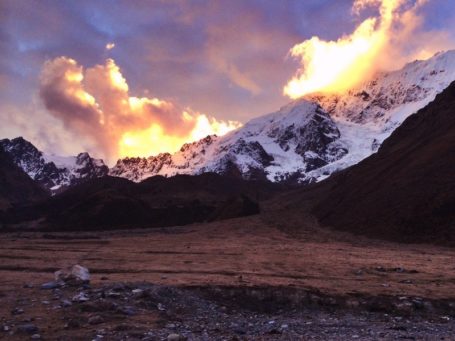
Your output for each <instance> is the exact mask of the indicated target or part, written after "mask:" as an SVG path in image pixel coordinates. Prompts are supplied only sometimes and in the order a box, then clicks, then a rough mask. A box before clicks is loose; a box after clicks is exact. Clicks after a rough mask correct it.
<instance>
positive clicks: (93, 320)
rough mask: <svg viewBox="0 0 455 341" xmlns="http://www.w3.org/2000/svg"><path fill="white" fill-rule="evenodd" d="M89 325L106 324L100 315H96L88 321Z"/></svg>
mask: <svg viewBox="0 0 455 341" xmlns="http://www.w3.org/2000/svg"><path fill="white" fill-rule="evenodd" d="M88 323H89V324H92V325H93V324H101V323H104V319H103V318H102V317H101V316H99V315H94V316H92V317H90V318H89V319H88Z"/></svg>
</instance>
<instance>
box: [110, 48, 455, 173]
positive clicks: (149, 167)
mask: <svg viewBox="0 0 455 341" xmlns="http://www.w3.org/2000/svg"><path fill="white" fill-rule="evenodd" d="M453 80H455V51H448V52H444V53H438V54H436V55H435V56H434V57H432V58H431V59H429V60H426V61H415V62H412V63H409V64H407V65H406V66H404V67H403V68H402V69H401V70H398V71H394V72H387V73H380V74H377V75H376V76H375V77H373V79H371V80H369V81H367V82H365V83H364V84H362V85H360V86H358V87H356V88H354V89H351V90H350V91H347V92H345V93H343V94H338V95H320V94H319V95H318V94H314V95H310V96H305V97H304V98H300V99H298V100H296V101H294V102H292V103H290V104H288V105H286V106H284V107H282V108H281V109H280V110H279V111H277V112H274V113H271V114H268V115H265V116H262V117H258V118H255V119H253V120H251V121H249V122H247V123H246V124H245V125H244V126H243V127H241V128H239V129H237V130H235V131H233V132H230V133H229V134H227V135H225V136H222V137H207V138H205V139H203V140H200V141H198V142H194V143H190V144H186V145H184V146H183V147H182V148H181V150H180V151H178V152H177V153H175V154H172V155H171V154H160V155H158V156H155V157H149V158H147V159H145V158H143V159H139V158H137V159H123V160H119V162H118V163H117V165H116V166H115V167H114V169H112V170H111V171H110V174H111V175H115V176H123V177H126V178H128V179H131V180H134V181H141V180H143V179H145V178H147V177H150V176H153V175H164V176H172V175H175V174H200V173H203V172H217V173H221V174H231V175H236V176H241V177H243V178H245V179H257V178H266V179H268V180H271V181H290V180H291V181H298V182H312V181H319V180H322V179H324V178H326V177H328V176H330V174H332V173H333V172H336V171H339V170H341V169H344V168H346V167H349V166H351V165H353V164H355V163H358V162H359V161H361V160H362V159H364V158H366V157H368V156H369V155H371V154H372V153H374V152H376V151H377V150H378V148H379V146H380V145H381V143H382V142H383V141H384V139H386V138H387V137H388V136H389V135H390V134H391V133H392V131H393V130H394V129H395V128H396V127H398V126H399V125H400V124H401V123H402V122H403V121H404V120H405V119H406V118H407V117H408V116H409V115H411V114H413V113H414V112H416V111H418V110H419V109H421V108H423V107H424V106H426V105H427V104H428V103H429V102H431V101H432V100H433V99H434V98H435V96H436V95H437V94H438V93H440V92H441V91H442V90H444V89H445V88H446V87H447V86H448V85H449V84H450V83H451V82H452V81H453Z"/></svg>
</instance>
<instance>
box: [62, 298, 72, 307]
mask: <svg viewBox="0 0 455 341" xmlns="http://www.w3.org/2000/svg"><path fill="white" fill-rule="evenodd" d="M61 304H62V307H64V308H67V307H71V306H72V305H73V303H71V301H69V300H62V303H61Z"/></svg>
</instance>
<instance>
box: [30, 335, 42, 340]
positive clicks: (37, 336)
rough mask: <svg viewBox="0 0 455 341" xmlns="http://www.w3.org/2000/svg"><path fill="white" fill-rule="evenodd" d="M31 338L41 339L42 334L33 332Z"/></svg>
mask: <svg viewBox="0 0 455 341" xmlns="http://www.w3.org/2000/svg"><path fill="white" fill-rule="evenodd" d="M31 339H32V340H41V335H40V334H33V335H32V337H31Z"/></svg>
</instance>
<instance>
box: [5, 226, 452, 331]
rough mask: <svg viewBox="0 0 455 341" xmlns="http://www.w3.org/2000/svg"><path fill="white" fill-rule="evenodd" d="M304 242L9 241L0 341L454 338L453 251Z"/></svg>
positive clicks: (165, 236)
mask: <svg viewBox="0 0 455 341" xmlns="http://www.w3.org/2000/svg"><path fill="white" fill-rule="evenodd" d="M295 233H296V232H293V233H292V235H291V234H288V233H287V232H285V231H283V230H280V229H276V228H274V227H271V226H268V225H267V224H265V223H264V221H262V220H261V219H260V218H259V217H250V218H242V219H238V220H228V221H222V222H215V223H211V224H205V225H202V224H201V225H190V226H186V227H180V228H165V229H148V230H141V231H137V230H135V231H116V232H102V231H98V232H92V233H90V234H89V233H81V232H78V233H76V232H75V233H52V234H51V233H4V234H0V243H1V245H2V249H1V250H0V302H1V304H0V339H4V340H29V339H38V340H39V339H43V340H185V339H188V340H236V339H237V340H299V339H304V340H306V339H316V340H350V339H359V340H378V339H379V340H380V339H384V340H394V339H401V340H403V339H404V340H406V339H408V340H412V339H414V340H441V339H445V340H452V339H453V335H455V322H454V321H455V292H454V290H453V289H454V278H455V277H454V274H455V267H454V265H453V259H454V258H455V251H454V250H453V249H449V248H444V247H438V246H430V245H423V244H422V245H418V244H414V245H403V244H395V243H389V242H378V241H373V240H369V239H362V238H359V237H355V238H354V237H353V236H349V235H347V234H337V233H334V232H333V231H332V232H330V233H328V232H327V231H325V230H322V229H318V228H317V226H313V227H312V226H310V225H308V226H306V227H305V230H302V232H301V233H299V234H295ZM76 264H79V265H81V267H80V268H79V267H76V268H75V270H74V271H73V268H70V269H71V271H69V270H67V269H66V268H67V267H68V266H71V265H76ZM85 268H87V271H85V270H84V269H85ZM61 269H63V270H64V271H62V272H59V270H61ZM74 274H77V276H76V277H77V278H76V279H77V280H75V278H74V276H73V275H74Z"/></svg>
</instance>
